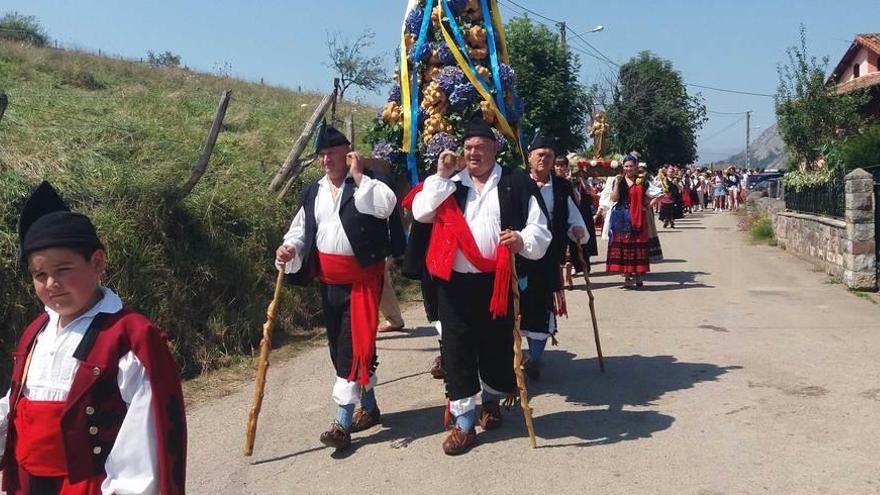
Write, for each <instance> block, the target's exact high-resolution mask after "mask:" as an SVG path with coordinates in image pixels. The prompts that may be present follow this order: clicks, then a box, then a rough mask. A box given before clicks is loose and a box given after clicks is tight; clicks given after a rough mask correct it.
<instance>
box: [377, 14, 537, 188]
mask: <svg viewBox="0 0 880 495" xmlns="http://www.w3.org/2000/svg"><path fill="white" fill-rule="evenodd" d="M477 112H482V114H483V118H484V119H485V120H486V121H487V122H489V123H490V124H491V125H492V126H493V128H494V130H495V134H496V137H497V139H498V142H499V149H500V150H501V152H500V153H499V158H498V159H499V161H500V162H502V163H508V164H521V163H522V151H521V145H520V140H519V137H518V136H519V131H518V127H517V124H518V122H519V121H520V119H522V116H523V112H524V105H523V101H522V99H521V98H520V97H519V96H518V95H517V93H516V90H515V88H514V74H513V70H512V69H511V68H510V65H508V56H507V44H506V42H505V36H504V25H503V23H502V22H501V13H500V11H499V10H498V4H497V1H496V0H410V1H409V3H408V5H407V6H406V11H405V14H404V21H403V26H402V28H401V45H400V53H399V61H398V64H397V70H396V71H395V74H394V83H393V84H392V88H391V92H390V94H389V95H388V103H387V104H386V105H385V107H384V108H383V109H382V111H381V112H380V114H379V115H378V116H377V118H376V122H375V125H374V126H373V129H372V130H371V132H370V134H369V136H368V139H369V141H370V142H371V143H372V144H373V157H374V158H377V159H383V160H387V161H388V162H390V163H391V164H392V169H393V170H394V172H395V174H396V175H398V176H400V175H403V176H406V177H407V178H408V179H409V180H410V181H411V182H412V183H413V184H415V183H417V182H418V181H419V180H420V177H424V176H425V175H426V173H428V172H432V171H433V170H434V168H435V167H436V162H437V158H438V157H439V156H440V153H442V152H443V151H445V150H456V149H457V148H458V147H459V146H460V143H461V137H462V134H463V133H464V128H465V124H466V123H467V122H468V121H469V120H470V118H471V117H472V116H473V115H474V114H476V113H477Z"/></svg>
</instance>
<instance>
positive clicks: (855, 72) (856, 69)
mask: <svg viewBox="0 0 880 495" xmlns="http://www.w3.org/2000/svg"><path fill="white" fill-rule="evenodd" d="M860 67H861V66H860V65H859V64H853V79H855V78H857V77H859V68H860Z"/></svg>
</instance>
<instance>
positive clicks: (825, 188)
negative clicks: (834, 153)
mask: <svg viewBox="0 0 880 495" xmlns="http://www.w3.org/2000/svg"><path fill="white" fill-rule="evenodd" d="M785 207H786V208H787V209H789V210H792V211H797V212H801V213H812V214H815V215H824V216H828V217H834V218H843V217H844V212H845V211H846V190H845V180H844V176H843V173H838V174H835V175H834V177H832V179H831V180H830V181H829V182H828V183H827V184H822V185H818V186H809V187H802V188H800V189H799V190H795V189H794V188H791V189H786V191H785Z"/></svg>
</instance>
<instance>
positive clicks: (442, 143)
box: [425, 132, 458, 163]
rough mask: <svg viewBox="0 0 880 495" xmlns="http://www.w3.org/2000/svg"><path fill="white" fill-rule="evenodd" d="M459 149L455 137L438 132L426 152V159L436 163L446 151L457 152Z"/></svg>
mask: <svg viewBox="0 0 880 495" xmlns="http://www.w3.org/2000/svg"><path fill="white" fill-rule="evenodd" d="M457 148H458V142H457V141H456V140H455V138H454V137H453V136H450V135H449V134H446V133H445V132H438V133H437V134H434V137H432V138H431V142H430V143H429V144H428V149H427V150H425V157H426V158H428V160H429V161H430V162H431V163H434V162H436V161H437V159H438V158H440V154H441V153H443V152H444V151H455V150H456V149H457Z"/></svg>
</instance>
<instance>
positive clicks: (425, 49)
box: [407, 41, 434, 63]
mask: <svg viewBox="0 0 880 495" xmlns="http://www.w3.org/2000/svg"><path fill="white" fill-rule="evenodd" d="M415 49H416V47H415V45H413V47H411V48H410V49H409V53H408V55H407V58H408V59H409V61H410V62H411V63H414V62H415V61H416V60H415V59H414V58H413V52H414V51H415ZM433 53H434V44H433V43H431V42H430V41H426V42H424V43H423V44H422V51H421V52H419V58H418V61H419V62H427V61H428V60H430V59H431V55H432V54H433Z"/></svg>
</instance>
